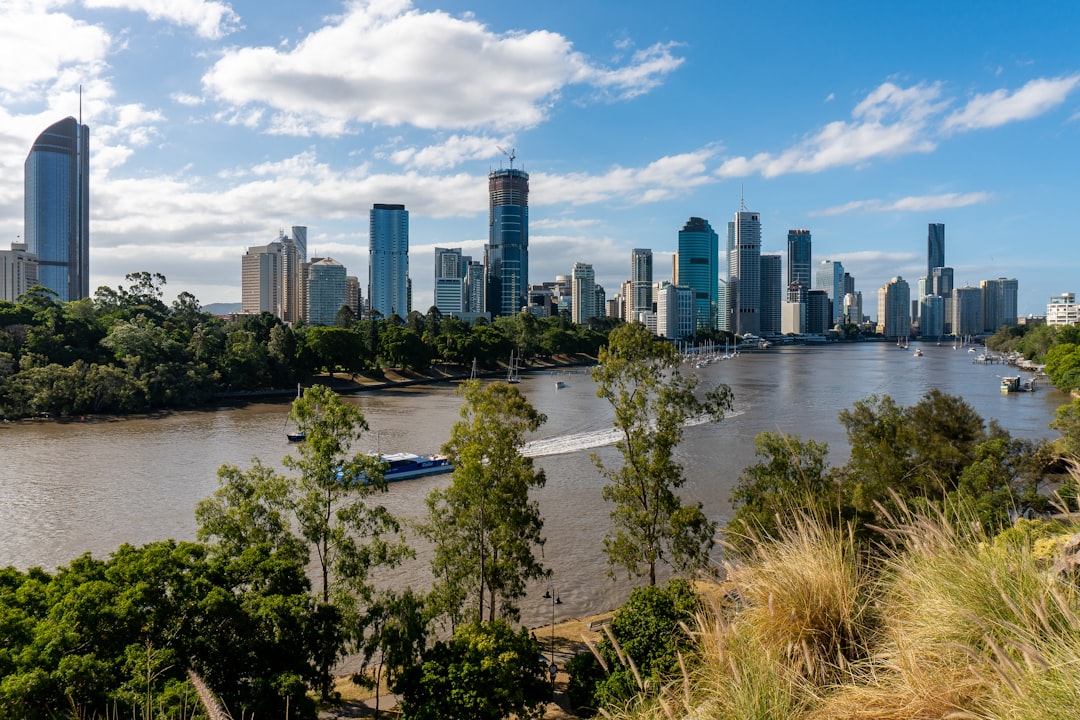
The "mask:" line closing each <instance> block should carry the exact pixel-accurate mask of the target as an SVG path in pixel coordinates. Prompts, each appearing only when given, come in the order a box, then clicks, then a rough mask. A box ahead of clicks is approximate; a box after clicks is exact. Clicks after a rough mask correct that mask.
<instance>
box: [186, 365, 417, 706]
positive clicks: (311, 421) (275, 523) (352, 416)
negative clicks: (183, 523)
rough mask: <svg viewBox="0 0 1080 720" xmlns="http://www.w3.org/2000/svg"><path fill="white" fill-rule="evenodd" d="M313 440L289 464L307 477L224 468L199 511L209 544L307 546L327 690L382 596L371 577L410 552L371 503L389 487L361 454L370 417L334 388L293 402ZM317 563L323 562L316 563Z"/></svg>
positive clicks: (322, 687) (393, 524)
mask: <svg viewBox="0 0 1080 720" xmlns="http://www.w3.org/2000/svg"><path fill="white" fill-rule="evenodd" d="M291 417H292V419H293V420H294V421H295V422H296V425H297V428H298V429H299V430H300V431H301V432H303V433H304V434H305V436H306V440H305V442H304V443H303V444H301V445H300V446H299V457H293V456H292V455H288V456H286V457H285V458H284V460H283V461H282V462H283V464H284V465H285V467H286V468H288V469H291V470H294V471H297V472H298V473H299V475H298V477H294V478H283V477H282V476H281V475H279V474H278V473H276V472H274V471H272V470H269V469H267V468H266V467H265V466H262V465H261V464H260V463H258V462H256V463H255V466H254V467H253V468H252V469H251V470H248V471H242V470H238V469H236V468H231V467H223V468H222V469H221V470H219V471H218V476H219V478H220V479H221V483H222V486H221V487H220V488H219V489H218V490H217V492H215V494H214V495H213V497H211V498H210V499H208V500H204V501H203V502H201V503H200V504H199V506H198V507H197V508H196V517H197V519H198V521H199V537H200V538H201V539H215V540H217V542H218V543H221V544H227V545H229V546H231V547H234V548H236V549H237V550H238V551H239V550H241V549H242V548H243V547H244V546H245V544H247V543H248V542H274V543H277V544H279V545H281V546H282V547H289V548H297V547H299V548H303V549H304V550H303V551H304V552H306V553H307V559H308V560H312V559H313V564H314V566H315V574H316V584H315V585H316V586H315V592H316V599H317V602H318V608H317V612H318V618H319V626H320V628H319V632H320V634H321V637H320V655H319V657H318V658H317V660H316V665H317V667H318V670H319V678H320V681H319V688H318V689H319V691H320V693H321V694H322V695H323V697H327V696H328V695H329V693H330V689H331V682H332V676H331V671H332V669H333V667H334V665H335V663H336V662H337V661H338V659H339V658H340V657H341V655H342V653H343V652H344V651H345V649H346V646H347V644H348V643H349V641H350V640H355V638H356V637H357V636H358V633H359V630H360V628H361V626H362V622H361V621H362V612H363V608H364V606H365V604H366V603H369V602H370V601H371V598H372V592H373V590H372V585H371V578H370V576H371V572H372V570H373V569H374V568H377V567H386V566H393V565H397V564H398V563H399V562H401V560H403V559H404V558H405V557H407V556H408V555H409V554H410V552H411V551H410V549H409V547H408V546H407V545H406V544H405V543H404V541H403V540H402V539H401V537H400V526H399V523H398V521H397V520H396V519H395V518H394V517H393V516H392V515H391V514H390V513H389V511H387V510H386V508H384V507H382V506H381V505H374V504H371V503H369V502H368V499H369V498H370V497H371V495H373V494H374V493H376V492H380V491H384V490H385V489H386V482H385V480H384V478H383V474H382V468H381V465H380V463H379V461H378V459H377V458H374V457H372V456H370V455H367V454H364V453H361V452H358V451H356V450H355V449H354V447H355V444H356V443H357V441H359V440H360V438H361V436H362V433H363V432H364V431H366V430H367V428H368V426H367V422H366V421H365V420H364V416H363V413H362V412H361V411H360V409H359V408H358V407H356V406H355V405H350V404H348V403H345V402H343V401H342V400H341V399H340V398H339V397H338V396H337V395H336V394H335V393H334V392H333V391H332V390H330V389H329V388H326V387H322V386H314V387H312V388H309V389H308V390H306V391H305V392H304V395H303V397H301V398H298V399H297V400H296V401H294V403H293V408H292V413H291ZM312 556H313V557H312Z"/></svg>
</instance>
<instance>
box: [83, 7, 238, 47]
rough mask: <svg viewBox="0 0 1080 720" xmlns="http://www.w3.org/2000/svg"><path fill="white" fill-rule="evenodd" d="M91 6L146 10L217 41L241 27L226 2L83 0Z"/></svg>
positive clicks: (152, 18)
mask: <svg viewBox="0 0 1080 720" xmlns="http://www.w3.org/2000/svg"><path fill="white" fill-rule="evenodd" d="M83 5H85V6H86V7H88V8H92V9H101V8H115V9H120V10H130V11H132V12H141V13H145V14H146V16H147V17H148V18H150V19H151V20H154V21H158V20H164V21H166V22H169V23H172V24H174V25H179V26H181V27H190V28H192V29H194V30H195V32H196V33H198V35H199V37H203V38H206V39H208V40H217V39H219V38H222V37H224V36H226V35H228V34H229V33H231V32H233V31H234V30H236V29H238V28H239V27H240V16H239V15H237V14H236V12H234V11H233V9H232V7H230V6H229V4H228V3H223V2H207V0H83Z"/></svg>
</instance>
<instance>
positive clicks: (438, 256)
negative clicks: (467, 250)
mask: <svg viewBox="0 0 1080 720" xmlns="http://www.w3.org/2000/svg"><path fill="white" fill-rule="evenodd" d="M471 259H472V258H468V257H465V256H463V255H462V254H461V248H439V247H437V248H435V307H437V308H438V309H439V312H441V313H442V314H443V315H450V314H454V313H458V314H460V313H462V312H464V310H465V271H466V268H467V267H468V263H469V261H470V260H471Z"/></svg>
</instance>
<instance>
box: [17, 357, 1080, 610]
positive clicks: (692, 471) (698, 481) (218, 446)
mask: <svg viewBox="0 0 1080 720" xmlns="http://www.w3.org/2000/svg"><path fill="white" fill-rule="evenodd" d="M922 347H923V350H924V353H925V354H924V355H923V357H914V356H913V353H912V352H911V351H905V350H900V349H898V348H897V347H896V346H894V345H888V344H882V343H860V344H850V345H829V346H824V347H781V348H774V349H772V350H770V351H767V352H760V353H752V354H751V353H748V354H743V355H742V356H740V357H738V358H736V359H733V360H727V361H723V362H717V363H715V364H712V365H708V366H706V367H704V368H701V369H699V370H695V371H694V372H698V373H699V374H700V375H701V378H702V380H703V382H704V383H706V384H708V383H718V382H723V383H727V384H729V385H730V386H731V387H732V389H733V391H734V396H735V406H734V409H733V411H732V412H731V413H730V415H729V416H728V417H727V418H725V419H724V420H723V421H722V422H721V423H719V424H715V425H714V424H700V425H692V426H690V427H688V428H687V429H686V434H685V439H684V441H683V444H682V445H681V446H680V448H679V452H678V457H679V460H680V462H682V463H683V466H684V469H685V474H686V477H687V484H686V486H685V492H684V496H685V497H686V498H688V499H691V500H700V501H701V502H702V503H704V507H705V510H706V512H707V513H708V514H709V516H710V517H712V518H713V519H715V520H718V521H719V522H720V523H721V524H723V523H724V522H725V521H726V520H727V519H728V518H729V517H730V505H729V502H730V492H731V488H732V486H733V485H734V482H735V480H736V479H737V477H738V475H739V473H740V471H741V470H742V468H743V467H745V466H746V465H748V464H751V463H752V462H754V436H755V435H756V434H757V433H759V432H761V431H764V430H779V431H782V432H786V433H791V434H795V435H800V436H802V437H804V438H809V439H814V440H818V441H822V442H827V443H828V444H829V447H830V450H831V455H832V461H833V462H834V463H836V464H839V463H842V462H843V461H844V459H845V458H846V455H847V445H846V439H845V436H844V432H843V428H842V427H841V426H840V425H839V423H838V421H837V414H838V413H839V412H840V411H841V410H843V409H845V408H848V407H850V406H851V405H852V404H853V403H854V402H855V401H857V400H859V399H861V398H864V397H866V396H867V395H870V394H875V393H876V394H887V395H890V396H892V397H893V398H894V399H895V400H896V401H897V402H899V403H901V404H903V405H910V404H913V403H915V402H917V401H918V400H919V398H920V397H922V395H923V394H924V393H926V392H927V391H929V390H930V389H932V388H940V389H941V390H942V391H944V392H947V393H951V394H955V395H959V396H962V397H963V398H964V399H966V400H967V401H968V402H969V403H971V405H972V406H973V407H974V408H975V409H976V411H978V412H979V413H980V414H981V415H982V416H983V418H984V419H987V420H988V419H990V418H995V419H997V420H998V421H999V422H1000V423H1001V424H1002V425H1003V426H1004V427H1005V428H1006V429H1008V430H1009V431H1010V432H1012V433H1013V434H1014V435H1016V436H1019V437H1025V438H1032V439H1035V438H1051V437H1056V433H1055V432H1054V431H1051V430H1049V429H1048V428H1047V424H1048V423H1049V422H1050V420H1051V419H1052V418H1053V413H1054V410H1055V408H1057V406H1058V405H1061V404H1063V403H1065V402H1068V398H1067V397H1066V396H1065V395H1063V394H1062V393H1059V392H1058V391H1056V390H1054V389H1053V388H1052V387H1050V386H1049V385H1046V386H1044V387H1043V388H1042V389H1040V390H1039V391H1038V392H1034V393H1012V394H1005V393H1001V392H1000V390H999V379H998V376H1000V375H1002V374H1009V373H1010V372H1012V369H1011V368H1008V367H1003V366H1001V365H980V364H975V363H973V362H972V359H973V358H974V357H975V355H974V354H969V353H967V352H964V351H963V350H960V351H957V350H954V349H953V348H952V346H950V345H933V344H924V345H923V346H922ZM556 380H562V381H563V382H564V383H565V387H563V388H561V389H556V385H555V382H556ZM518 387H519V388H520V389H521V390H522V391H523V392H524V393H525V394H526V395H527V396H528V398H529V400H530V401H531V402H532V403H533V404H534V405H535V406H536V408H537V409H538V410H540V411H541V412H543V413H545V414H546V415H547V417H548V420H547V422H546V423H545V424H544V425H543V426H542V427H541V429H540V430H539V431H538V432H537V433H535V434H534V435H533V436H531V437H530V442H529V445H528V448H527V452H528V453H529V454H530V455H532V456H533V457H535V458H536V463H537V464H538V465H539V467H541V468H543V469H544V471H545V473H546V475H547V485H546V487H545V488H544V489H543V490H542V491H540V492H539V493H538V494H537V500H538V502H539V504H540V508H541V511H542V513H543V515H544V517H545V519H546V525H545V532H544V534H545V536H546V538H547V542H546V544H545V547H544V551H543V552H544V561H545V563H546V564H547V565H548V567H550V568H551V569H552V571H553V582H554V584H555V587H556V590H557V592H558V594H559V596H560V597H561V599H562V601H563V603H562V604H561V605H558V606H557V607H556V618H557V619H559V618H564V617H574V616H581V615H585V614H588V613H590V612H596V611H601V610H606V609H610V608H613V607H615V606H617V605H618V604H619V603H620V602H621V601H622V600H623V599H625V597H626V595H627V594H628V593H629V590H630V588H631V587H632V586H633V584H632V583H630V582H629V581H627V579H626V577H625V574H619V575H617V576H616V577H615V578H614V579H612V578H609V577H608V576H607V571H608V567H607V564H606V561H605V559H604V556H603V552H602V538H603V535H604V532H605V530H606V528H607V520H608V517H607V516H608V511H609V508H608V507H607V506H606V504H605V503H604V501H603V500H602V499H601V495H600V489H601V487H602V485H603V481H602V478H601V477H600V475H599V473H598V472H597V470H596V468H595V467H594V465H593V463H592V461H591V459H590V455H591V453H597V454H599V455H600V456H601V457H602V458H603V459H604V460H605V461H607V462H615V461H617V457H616V452H615V450H614V448H613V447H612V445H611V443H612V442H613V436H612V434H611V430H610V428H611V411H610V408H609V407H607V405H606V404H605V403H604V401H602V400H600V399H598V398H597V397H596V394H595V386H594V385H593V383H592V381H591V380H590V378H589V376H588V373H587V370H585V369H580V368H578V369H575V370H573V371H571V372H568V373H567V372H563V373H559V374H553V373H548V372H544V373H525V374H523V375H522V381H521V384H520V385H519V386H518ZM349 401H350V402H355V403H357V404H358V405H359V406H360V407H361V408H362V409H363V411H364V415H365V417H366V418H367V421H368V424H369V426H370V428H371V430H370V432H369V433H367V434H366V435H365V437H364V440H363V443H362V447H361V448H360V449H362V450H368V451H380V450H381V451H382V452H395V451H412V452H437V451H438V450H439V448H440V447H441V445H442V444H443V443H444V442H445V441H446V440H447V439H448V438H449V433H450V426H451V425H452V424H453V423H454V421H455V420H456V419H457V417H458V411H459V409H460V403H461V400H460V398H459V397H458V396H457V395H456V394H455V388H454V387H453V386H451V385H432V386H414V387H409V388H399V389H394V390H387V391H379V392H371V393H362V394H359V395H356V396H353V397H350V398H349ZM286 413H287V406H286V405H284V404H281V403H259V404H251V405H247V406H244V407H239V408H237V407H222V408H214V409H207V410H202V411H192V412H179V413H173V414H169V415H165V416H163V417H159V418H137V419H115V420H90V421H87V422H71V423H50V422H44V423H37V422H29V423H5V424H2V425H0V458H2V461H0V567H2V566H7V565H13V566H15V567H17V568H20V569H26V568H28V567H31V566H34V565H40V566H42V567H45V568H47V569H52V568H54V567H56V566H58V565H63V564H66V563H68V562H69V561H70V560H71V559H72V558H74V557H77V556H78V555H80V554H82V553H84V552H87V551H89V552H92V553H93V554H94V555H95V556H97V557H105V556H107V555H108V554H109V553H110V552H112V551H113V550H115V549H116V548H117V547H118V546H119V545H120V544H122V543H132V544H136V545H138V544H142V543H146V542H150V541H154V540H160V539H163V538H169V537H172V538H177V539H192V538H193V537H194V533H195V522H194V516H193V510H194V507H195V504H196V503H197V502H198V501H199V500H200V499H202V498H204V497H207V496H208V495H210V494H211V493H212V492H213V491H214V489H215V488H216V487H217V477H216V471H217V469H218V467H220V466H221V465H222V464H226V463H229V464H234V465H239V466H242V467H247V466H249V465H250V463H251V459H252V458H253V457H258V458H260V459H262V461H263V462H265V463H268V464H272V463H278V462H279V461H280V460H281V458H282V457H283V456H284V455H285V454H287V453H288V452H289V451H290V447H289V445H288V443H287V442H286V440H285V438H284V434H283V427H284V419H285V415H286ZM448 482H449V476H448V475H444V476H438V477H431V478H423V479H419V480H412V481H407V482H402V483H396V484H394V485H391V486H390V489H389V491H388V492H387V493H386V494H385V495H383V496H380V497H379V500H380V501H382V502H384V504H385V505H386V506H387V507H388V508H389V509H390V510H391V511H392V512H394V513H396V514H397V515H399V516H401V517H403V518H412V519H418V518H420V517H421V516H422V514H423V512H424V498H425V497H426V496H427V494H428V492H429V491H430V490H431V489H432V488H435V487H442V486H445V484H447V483H448ZM426 555H427V553H426V552H425V551H424V548H423V547H421V548H420V553H419V557H418V559H417V560H416V561H414V562H410V563H408V564H407V565H406V566H404V567H401V568H397V569H394V570H393V571H389V572H386V573H383V574H382V576H381V581H382V582H384V583H386V584H390V585H398V586H404V585H410V586H415V587H421V588H422V587H426V586H427V583H428V582H429V580H430V578H429V576H428V574H427V562H426ZM543 589H544V588H543V587H542V586H541V587H538V588H537V591H536V593H535V594H536V598H535V600H534V599H531V598H532V595H533V593H530V597H529V598H527V599H526V600H525V601H524V602H523V603H522V611H523V617H522V619H523V621H525V622H526V623H527V624H530V625H538V624H542V623H544V622H546V621H547V620H548V619H550V611H551V609H552V606H551V605H550V603H548V602H546V601H544V600H542V599H540V598H539V595H540V594H542V593H543Z"/></svg>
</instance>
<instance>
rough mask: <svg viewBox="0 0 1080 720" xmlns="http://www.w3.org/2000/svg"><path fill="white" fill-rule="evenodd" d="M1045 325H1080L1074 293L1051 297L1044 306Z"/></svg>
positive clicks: (1079, 306) (1078, 307) (1079, 307)
mask: <svg viewBox="0 0 1080 720" xmlns="http://www.w3.org/2000/svg"><path fill="white" fill-rule="evenodd" d="M1046 324H1047V325H1078V324H1080V305H1077V304H1076V293H1061V294H1060V295H1053V296H1052V297H1051V298H1050V302H1049V303H1047V305H1046Z"/></svg>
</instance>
